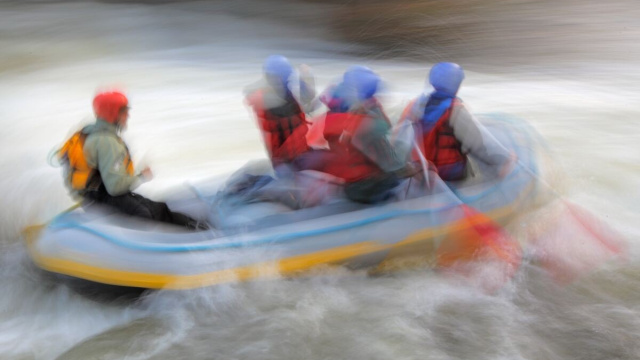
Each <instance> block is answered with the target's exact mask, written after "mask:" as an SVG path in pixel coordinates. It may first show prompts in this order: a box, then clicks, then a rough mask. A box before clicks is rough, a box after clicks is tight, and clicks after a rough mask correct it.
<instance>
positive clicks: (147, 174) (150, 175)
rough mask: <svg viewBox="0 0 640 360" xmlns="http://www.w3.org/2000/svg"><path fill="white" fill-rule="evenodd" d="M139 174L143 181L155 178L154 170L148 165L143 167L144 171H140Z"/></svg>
mask: <svg viewBox="0 0 640 360" xmlns="http://www.w3.org/2000/svg"><path fill="white" fill-rule="evenodd" d="M138 176H140V178H141V179H142V181H149V180H151V179H153V172H151V169H150V168H149V167H148V166H147V167H145V168H144V169H142V171H140V174H139V175H138Z"/></svg>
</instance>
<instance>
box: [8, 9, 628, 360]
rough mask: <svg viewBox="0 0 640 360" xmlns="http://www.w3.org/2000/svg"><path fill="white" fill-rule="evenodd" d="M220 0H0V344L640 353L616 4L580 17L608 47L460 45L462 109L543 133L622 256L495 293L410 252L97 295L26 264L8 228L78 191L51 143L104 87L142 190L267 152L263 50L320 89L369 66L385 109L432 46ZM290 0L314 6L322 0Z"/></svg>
mask: <svg viewBox="0 0 640 360" xmlns="http://www.w3.org/2000/svg"><path fill="white" fill-rule="evenodd" d="M234 3H235V4H236V5H235V6H229V5H227V6H224V5H221V4H222V3H220V2H193V3H190V2H187V3H166V4H164V3H163V4H161V5H149V4H127V3H94V2H78V1H76V2H68V3H67V2H51V3H49V2H44V3H42V2H24V3H22V2H10V1H9V2H0V18H1V19H2V21H0V46H1V47H2V50H1V52H2V53H1V54H0V126H1V127H2V131H1V132H0V148H1V149H2V151H1V153H2V158H0V171H1V174H2V176H1V177H0V199H1V202H0V204H1V205H2V206H1V207H0V249H1V254H0V288H1V289H2V292H1V293H2V295H1V296H0V359H11V360H13V359H16V360H17V359H25V360H26V359H38V360H40V359H43V360H48V359H60V360H63V359H64V360H70V359H74V360H80V359H309V360H312V359H396V360H397V359H434V360H436V359H437V360H440V359H442V360H445V359H446V360H449V359H487V360H497V359H504V360H517V359H527V360H528V359H535V360H538V359H539V360H556V359H557V360H560V359H562V360H567V359H576V360H584V359H594V360H613V359H629V360H631V359H638V358H640V345H639V342H638V341H637V340H638V338H640V305H639V304H640V301H639V300H640V265H639V262H638V260H640V253H639V252H638V248H639V245H640V224H639V222H638V219H639V216H638V215H639V214H640V187H639V186H638V184H640V165H639V164H640V147H639V146H638V141H639V139H640V138H639V136H640V135H639V131H638V130H640V128H639V126H638V116H640V109H638V104H639V103H640V67H639V65H638V64H640V62H638V60H640V48H639V46H638V44H636V42H637V40H633V39H634V38H635V39H637V37H634V36H629V35H628V33H624V31H623V28H626V29H632V30H633V31H636V32H637V31H638V26H639V25H640V24H639V22H638V20H637V19H640V14H638V10H636V9H635V8H631V7H629V8H625V7H623V6H622V5H620V6H619V9H617V10H616V9H615V8H613V7H609V8H608V10H609V12H608V14H609V18H607V19H608V20H607V22H605V21H604V20H602V19H601V18H600V17H599V16H598V8H593V9H586V10H585V9H584V8H583V9H582V11H583V12H585V13H584V14H587V15H590V16H592V18H580V20H574V21H582V22H587V23H589V24H590V26H598V25H599V24H600V25H601V26H602V32H598V33H599V34H600V37H598V38H594V39H593V42H592V43H591V45H590V46H593V48H592V49H591V52H590V53H595V54H600V55H602V56H593V57H587V56H575V54H569V53H567V54H563V53H562V51H561V50H562V47H561V46H555V47H554V53H553V54H543V55H540V56H539V57H535V56H531V57H530V58H527V59H524V60H523V59H521V58H518V59H515V58H512V57H510V56H513V55H512V54H510V53H508V52H505V53H502V54H495V56H493V57H488V56H487V55H486V54H485V55H483V57H482V58H473V61H471V60H470V62H469V63H468V64H465V63H464V61H460V62H461V64H462V65H463V66H464V67H465V68H466V71H467V77H466V80H465V83H464V84H463V89H462V90H461V92H460V94H459V95H460V96H461V97H462V98H463V99H464V100H465V102H466V103H467V104H468V105H469V106H470V108H471V110H472V111H474V112H478V113H483V112H493V111H500V112H505V113H508V114H512V115H514V116H517V117H520V118H523V119H526V120H527V121H528V122H529V124H530V125H531V126H532V127H533V128H535V129H536V131H537V132H538V133H539V134H540V136H541V138H542V139H544V141H543V143H544V145H543V146H542V147H541V148H542V150H544V159H545V161H546V162H547V163H548V164H549V169H550V170H549V174H548V175H549V178H550V179H549V181H550V182H551V184H552V186H554V188H555V189H556V190H557V191H559V192H560V193H561V194H562V195H563V196H564V197H565V198H566V199H568V200H570V201H571V202H572V203H576V204H579V205H580V206H582V207H583V208H585V209H588V211H590V212H591V213H593V214H595V216H597V217H599V218H600V219H602V220H604V221H606V222H607V223H608V224H609V225H610V226H611V227H612V228H614V229H616V231H618V232H619V233H620V234H621V235H622V236H623V237H624V239H625V240H626V242H627V244H628V247H627V250H626V251H625V256H623V259H621V260H615V259H614V260H612V261H609V262H607V263H604V264H602V265H601V266H599V267H598V268H597V269H591V270H592V271H590V272H589V273H586V274H583V275H582V276H581V277H580V278H579V279H577V280H576V281H574V282H572V283H570V284H558V283H556V282H554V281H553V280H552V279H550V277H549V276H547V274H546V273H545V272H544V271H543V270H542V269H541V268H539V267H538V266H536V265H533V264H525V265H523V268H522V269H521V271H520V272H519V273H518V275H517V276H516V278H515V279H513V281H512V282H511V283H509V284H508V285H507V286H505V287H504V288H503V289H501V291H499V292H498V293H496V294H485V293H483V292H481V291H478V290H477V289H475V288H473V287H469V286H465V285H463V284H460V283H456V282H451V281H447V279H444V278H443V277H441V276H438V275H437V274H435V273H433V272H431V271H428V270H424V269H416V270H409V271H405V272H400V273H394V274H390V275H385V276H379V277H372V276H368V275H367V274H366V273H364V272H352V271H347V270H336V271H330V272H324V271H322V270H320V271H319V272H318V274H316V275H317V276H311V277H305V278H299V279H293V280H287V279H281V280H276V281H264V282H255V283H244V284H231V285H222V286H216V287H210V288H204V289H198V290H191V291H158V292H153V293H150V294H147V295H145V296H143V297H142V298H140V299H138V300H137V301H134V302H131V301H127V302H124V301H95V299H91V298H87V297H85V296H82V295H80V294H77V293H76V292H74V291H72V290H70V289H69V288H68V287H67V286H65V285H62V284H60V283H58V282H57V281H55V280H54V279H52V278H51V277H49V276H46V275H44V274H42V273H41V272H40V271H38V270H36V269H35V268H34V267H33V265H32V264H31V263H30V261H29V258H28V256H27V254H26V251H25V248H24V245H23V244H22V242H21V240H20V231H21V229H23V228H24V227H26V226H28V225H30V224H34V223H40V222H43V221H47V220H48V219H50V218H51V217H53V216H55V214H57V213H59V212H60V211H63V210H64V209H66V208H68V207H69V206H71V205H72V204H73V201H72V199H71V198H70V197H69V196H68V194H67V191H66V189H65V188H64V186H63V183H62V177H61V169H59V168H54V167H51V166H50V165H49V164H48V163H47V156H48V154H49V153H50V151H51V150H53V149H54V148H56V146H58V145H60V143H61V142H62V141H63V140H64V139H65V138H66V136H68V135H69V134H70V133H71V132H72V131H73V130H74V129H77V128H78V127H79V126H80V125H81V124H83V123H87V122H90V121H91V119H92V112H91V99H92V96H93V94H94V93H95V91H96V89H97V88H98V87H100V86H118V87H121V88H123V89H125V90H126V92H127V93H128V95H129V97H130V101H131V105H132V110H131V112H130V115H131V117H130V120H129V128H128V129H127V131H126V133H125V135H124V137H125V140H126V141H127V142H128V144H129V145H130V150H131V152H132V154H133V157H134V160H135V161H136V163H137V164H139V165H140V166H142V165H145V164H147V165H149V166H151V168H152V169H153V171H154V174H155V178H154V180H153V181H151V182H149V183H147V184H144V185H142V186H141V187H140V188H139V191H140V192H141V193H142V194H144V195H147V196H150V197H155V198H162V197H163V196H164V195H165V194H166V191H167V189H169V188H171V187H175V186H181V185H182V184H184V182H185V181H187V180H190V181H194V180H198V179H205V178H208V177H211V176H220V175H223V174H227V173H229V172H230V171H233V170H234V169H236V168H238V167H240V166H242V165H243V164H244V163H246V162H247V161H249V160H251V159H257V158H264V157H265V155H266V154H265V150H264V147H263V145H262V142H261V138H260V135H259V132H258V130H257V129H256V127H255V122H254V120H253V117H252V115H251V113H250V112H249V110H248V109H247V108H246V107H245V105H244V104H243V95H242V91H243V88H244V87H245V86H247V85H248V84H250V83H252V82H253V81H255V80H257V79H259V77H260V75H261V74H260V70H261V63H262V60H263V59H264V58H265V57H266V56H268V55H269V54H272V53H281V54H283V55H286V56H288V57H289V58H290V59H291V60H292V61H293V62H294V63H296V64H301V63H304V64H308V65H309V66H311V67H312V69H313V71H314V74H315V76H316V81H317V84H318V88H319V90H322V89H323V87H324V86H326V85H328V84H329V83H331V82H332V81H334V80H335V79H337V78H338V77H339V76H340V74H341V73H342V72H343V71H344V69H346V67H348V66H349V65H351V64H357V63H359V64H365V65H368V66H370V67H372V68H373V69H374V70H376V71H377V72H378V73H379V74H380V75H381V76H382V78H383V79H384V80H385V81H386V84H387V85H386V93H385V95H384V96H383V101H384V103H385V105H386V106H387V108H388V110H389V113H390V115H392V117H393V116H397V114H398V112H399V111H401V109H402V108H403V106H404V104H406V103H407V102H408V101H409V100H410V99H411V98H412V97H414V96H416V95H417V94H418V93H420V92H421V91H422V88H423V84H424V78H425V76H426V74H427V72H428V69H429V67H430V65H431V64H430V63H419V62H410V61H407V60H394V59H386V60H383V59H379V58H377V57H376V56H374V55H375V54H373V53H372V54H371V56H366V55H363V56H354V55H348V54H349V53H353V51H351V50H353V49H354V48H357V46H356V45H351V44H343V43H339V42H337V41H330V40H328V39H330V38H331V36H329V34H330V33H329V32H328V31H327V30H326V29H325V28H323V27H321V26H319V25H318V24H309V25H308V26H299V25H298V26H294V25H292V24H288V23H286V22H282V21H277V19H278V17H277V16H273V17H271V20H269V19H268V16H262V15H264V14H268V8H266V7H265V6H264V5H262V3H260V2H250V1H242V2H234ZM622 3H623V4H624V2H622ZM616 4H617V3H616ZM628 4H631V5H630V6H632V5H633V3H632V2H629V3H628ZM636 7H637V5H636ZM280 9H282V8H280ZM287 9H288V11H290V12H295V11H300V12H305V13H317V14H319V15H318V16H324V15H323V11H324V8H323V7H322V6H321V5H319V4H297V5H296V6H295V7H293V8H287ZM612 9H613V10H612ZM273 11H277V10H273ZM615 11H618V12H617V13H616V12H615ZM612 14H613V15H612ZM633 14H638V16H635V17H634V16H633ZM618 15H619V19H622V21H621V22H620V21H616V19H618V18H617V17H616V16H618ZM595 19H600V20H597V21H596V20H595ZM634 19H635V20H634ZM567 21H568V22H570V20H567ZM598 21H601V23H599V22H598ZM611 24H622V25H621V30H620V32H619V33H618V32H617V31H618V30H617V29H616V28H611V27H610V26H609V25H611ZM558 31H561V30H558ZM572 31H573V30H572ZM629 31H631V30H629ZM606 34H609V35H610V37H607V35H606ZM609 39H612V40H611V41H609ZM511 41H515V40H513V39H511ZM523 41H525V40H523ZM531 41H532V44H533V42H534V40H531ZM548 41H553V39H548ZM585 46H587V45H585ZM594 49H595V50H594ZM359 53H363V52H362V51H360V52H359ZM364 53H365V54H366V51H365V52H364ZM581 54H583V53H581ZM502 60H504V63H509V66H501V65H500V64H501V61H502ZM510 60H513V61H510ZM528 221H532V220H528ZM525 223H526V222H525V221H524V220H523V224H525ZM518 226H519V225H518V224H516V225H514V226H513V228H510V229H509V230H510V231H512V232H514V233H515V234H517V233H518V232H519V231H521V230H519V228H518Z"/></svg>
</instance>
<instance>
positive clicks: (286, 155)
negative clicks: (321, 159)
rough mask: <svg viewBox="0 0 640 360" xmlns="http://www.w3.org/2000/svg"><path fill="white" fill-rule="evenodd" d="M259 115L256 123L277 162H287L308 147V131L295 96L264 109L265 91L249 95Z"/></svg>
mask: <svg viewBox="0 0 640 360" xmlns="http://www.w3.org/2000/svg"><path fill="white" fill-rule="evenodd" d="M248 102H249V104H250V105H251V106H252V107H253V109H254V111H255V113H256V116H257V118H258V124H259V126H260V128H261V129H262V134H263V137H264V140H265V144H266V146H267V151H269V155H270V156H271V161H273V162H274V163H276V164H279V163H283V162H290V161H292V160H293V159H295V158H296V157H297V156H298V155H300V154H302V153H304V152H306V151H308V150H309V145H308V144H307V139H306V134H307V132H308V131H309V126H308V124H307V120H306V117H305V114H304V111H302V108H301V107H300V105H299V104H298V102H297V101H295V99H290V101H287V102H286V103H285V104H284V105H282V106H279V107H276V108H269V109H267V108H265V106H264V93H263V91H262V90H258V91H256V92H254V93H253V94H251V95H250V96H249V98H248Z"/></svg>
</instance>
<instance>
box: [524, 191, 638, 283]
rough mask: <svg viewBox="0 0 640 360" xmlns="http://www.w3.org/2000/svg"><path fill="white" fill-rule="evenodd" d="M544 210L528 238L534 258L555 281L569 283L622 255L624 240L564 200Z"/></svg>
mask: <svg viewBox="0 0 640 360" xmlns="http://www.w3.org/2000/svg"><path fill="white" fill-rule="evenodd" d="M544 211H545V212H544V213H543V214H542V215H541V216H540V218H538V219H536V223H537V224H539V225H541V226H540V229H537V231H534V234H532V236H531V238H532V240H531V242H532V245H533V249H534V252H533V253H534V259H535V260H536V261H537V262H538V263H539V264H540V265H541V266H542V267H543V268H544V269H545V270H546V271H547V272H548V273H549V274H550V275H551V276H552V277H553V278H554V279H555V280H556V281H557V282H559V283H561V284H568V283H570V282H572V281H574V280H576V279H577V278H578V277H580V276H582V275H585V274H587V273H590V272H592V271H594V270H596V269H597V268H598V267H600V266H601V265H603V264H604V263H605V262H607V261H609V260H612V259H614V258H621V257H622V255H624V254H625V252H626V244H625V242H624V240H623V237H622V236H621V235H620V234H619V233H617V232H616V231H614V230H613V229H612V228H611V227H610V226H609V225H607V224H606V223H605V222H603V221H602V220H600V219H598V218H597V217H596V216H595V215H593V214H591V213H590V212H589V211H587V210H585V209H583V208H581V207H579V206H577V205H575V204H572V203H570V202H567V201H565V200H558V201H556V202H555V203H554V204H552V205H550V206H548V207H546V208H545V209H544Z"/></svg>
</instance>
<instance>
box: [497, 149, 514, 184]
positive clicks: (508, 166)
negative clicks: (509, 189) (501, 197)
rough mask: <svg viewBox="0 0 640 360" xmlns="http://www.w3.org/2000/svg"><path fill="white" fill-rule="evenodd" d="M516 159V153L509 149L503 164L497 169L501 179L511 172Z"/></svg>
mask: <svg viewBox="0 0 640 360" xmlns="http://www.w3.org/2000/svg"><path fill="white" fill-rule="evenodd" d="M517 161H518V155H516V153H515V152H513V151H511V153H510V154H509V159H508V160H507V162H505V163H504V165H502V167H500V170H498V176H499V177H500V178H501V179H502V178H504V177H505V176H507V175H508V174H509V173H510V172H511V170H513V168H514V167H515V166H516V162H517Z"/></svg>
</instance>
